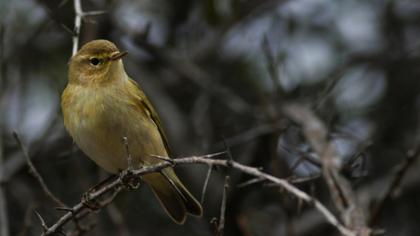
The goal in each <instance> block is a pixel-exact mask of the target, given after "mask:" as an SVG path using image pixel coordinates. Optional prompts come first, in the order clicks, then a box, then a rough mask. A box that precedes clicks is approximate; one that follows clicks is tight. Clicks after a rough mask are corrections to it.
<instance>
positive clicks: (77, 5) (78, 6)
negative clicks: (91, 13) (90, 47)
mask: <svg viewBox="0 0 420 236" xmlns="http://www.w3.org/2000/svg"><path fill="white" fill-rule="evenodd" d="M73 3H74V14H75V17H74V30H73V38H72V39H73V50H72V53H71V55H73V56H74V55H76V53H77V50H78V49H79V35H80V27H81V26H82V17H83V11H82V3H81V2H80V0H73Z"/></svg>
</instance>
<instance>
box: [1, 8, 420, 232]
mask: <svg viewBox="0 0 420 236" xmlns="http://www.w3.org/2000/svg"><path fill="white" fill-rule="evenodd" d="M82 7H83V10H84V11H85V12H88V11H98V10H100V11H105V13H104V14H100V15H95V16H88V17H85V18H84V19H83V21H82V28H81V33H80V44H81V45H83V44H84V43H86V42H88V41H90V40H93V39H98V38H103V39H108V40H111V41H113V42H115V43H116V45H117V46H118V47H119V48H120V49H121V50H127V51H128V52H129V54H128V56H127V57H125V58H124V63H125V67H126V70H127V72H128V74H129V75H130V76H131V77H132V78H134V79H135V80H136V81H138V82H139V83H140V84H141V86H142V87H143V88H144V90H145V91H146V94H147V95H148V96H149V98H150V100H151V101H152V103H153V104H154V106H155V107H156V109H157V111H158V113H159V114H160V117H161V119H162V121H163V124H164V127H165V129H166V132H167V136H168V138H169V143H170V146H171V147H172V149H173V151H174V153H175V154H176V156H178V157H180V156H190V155H202V154H206V153H212V152H217V151H222V150H224V149H225V146H224V144H223V143H224V142H226V143H227V145H228V146H229V147H230V149H231V151H232V156H233V158H234V159H235V160H236V161H238V162H240V163H243V164H246V165H250V166H256V167H262V168H263V169H264V171H266V172H268V173H270V174H272V175H275V176H277V177H282V178H294V179H296V178H297V179H302V178H307V177H309V178H310V180H309V181H302V182H301V183H296V184H295V185H296V186H297V187H299V188H300V189H302V190H304V191H305V192H308V193H310V194H311V195H312V196H314V197H316V198H318V199H319V200H320V201H321V202H322V203H324V204H325V205H326V206H327V207H328V208H329V209H331V211H332V212H333V213H334V214H335V215H337V217H338V218H340V217H339V212H338V211H337V209H335V207H334V204H333V202H332V201H333V200H332V199H331V194H330V192H329V191H328V188H327V186H326V183H325V180H324V179H323V178H320V177H319V176H320V173H321V170H320V167H319V165H318V166H317V165H316V164H314V163H313V162H315V163H317V160H319V156H317V155H316V153H314V152H313V150H312V148H311V146H310V144H309V143H308V140H307V139H306V138H305V135H304V134H303V130H302V127H301V125H299V124H298V123H297V122H296V121H293V119H291V118H290V117H289V116H288V115H287V114H285V111H284V107H285V106H288V105H290V104H295V105H296V104H297V105H298V106H301V107H305V109H308V110H310V111H311V112H312V113H313V114H315V115H316V116H317V117H319V119H320V120H321V121H322V122H323V123H324V124H325V126H326V127H327V131H328V137H329V140H331V142H333V143H334V144H335V146H336V149H337V150H338V152H339V154H340V155H339V157H337V160H336V161H337V163H338V165H339V166H340V171H341V172H340V173H341V174H342V175H343V176H345V178H346V179H347V180H348V181H349V183H350V184H351V189H352V190H353V191H354V193H355V195H356V197H357V199H359V203H360V207H361V208H362V209H363V210H364V214H365V215H366V216H367V218H369V216H370V215H371V214H372V206H374V205H375V203H376V202H377V200H378V199H380V198H381V197H382V196H384V194H385V191H386V189H387V188H388V187H389V186H390V185H391V181H392V179H393V178H394V177H395V176H396V170H398V169H399V168H400V167H401V165H404V163H407V162H409V164H406V167H407V168H406V170H405V171H404V173H405V174H404V178H403V179H402V180H401V181H400V182H398V184H397V186H396V187H395V191H393V192H392V194H391V195H390V197H389V198H388V199H387V200H386V201H385V202H384V205H383V207H382V209H381V211H380V212H379V213H378V215H377V216H376V220H375V221H374V222H373V223H371V227H372V228H373V229H380V230H379V231H381V230H383V232H385V234H386V235H401V236H405V235H407V236H409V235H420V225H419V224H418V219H420V188H419V186H420V173H419V171H418V170H419V168H420V163H419V161H415V159H414V158H416V157H415V156H413V155H412V152H413V150H417V148H418V144H419V141H420V139H419V138H420V137H419V135H420V133H419V131H420V129H419V128H420V127H419V121H420V117H419V116H420V93H419V92H420V66H419V64H420V2H418V1H415V0H398V1H397V0H387V1H383V0H376V1H362V0H346V1H344V0H336V1H331V0H330V1H329V0H290V1H288V0H201V1H194V0H178V1H169V0H166V1H165V0H154V1H152V0H122V1H113V0H83V1H82ZM0 15H1V17H0V76H1V77H0V131H1V132H0V134H1V135H0V214H1V217H0V219H1V221H0V224H1V225H0V228H1V229H0V231H1V232H2V233H3V234H2V235H4V236H8V235H39V234H40V233H41V232H42V227H41V224H40V222H39V220H38V219H37V217H36V215H35V213H34V211H35V210H36V211H37V212H39V214H40V215H42V216H43V217H44V219H45V221H46V223H47V224H48V225H51V224H52V223H54V222H55V221H56V220H57V219H58V218H59V216H61V215H62V214H63V212H60V211H57V210H55V209H54V207H55V206H56V205H55V203H54V202H52V201H51V200H50V199H49V198H48V197H47V196H46V195H45V193H44V192H43V191H42V189H41V187H40V186H39V184H38V182H37V181H36V180H35V179H34V178H33V177H32V176H31V175H30V173H29V172H28V167H27V165H26V162H25V159H24V156H23V154H22V150H21V149H20V148H19V146H18V144H17V142H16V140H15V139H14V138H13V135H12V132H13V131H16V132H17V133H18V134H19V135H20V137H21V139H22V141H23V143H24V145H25V147H26V148H27V149H28V152H29V155H30V157H31V159H32V160H33V162H34V165H35V167H36V168H37V169H38V171H39V172H40V174H41V175H42V176H43V177H44V179H45V181H46V184H47V185H48V186H49V188H50V189H51V191H52V192H53V193H55V194H56V195H57V196H58V197H59V198H60V199H61V200H62V201H63V202H65V203H66V204H68V205H74V204H76V203H78V202H79V201H80V199H81V196H82V194H83V193H84V192H85V191H86V190H87V189H89V187H91V186H93V185H95V183H98V182H99V181H100V180H101V179H104V178H106V176H107V174H106V173H104V172H103V171H102V170H100V169H99V168H98V167H97V166H96V165H95V164H94V163H93V162H92V161H90V160H89V159H88V158H87V157H86V156H84V154H83V153H82V152H81V151H80V150H79V149H78V148H77V146H75V145H74V144H73V143H72V140H71V138H70V137H69V135H68V134H67V132H66V131H65V129H64V127H63V120H62V115H61V110H60V94H61V92H62V91H63V89H64V87H65V85H66V83H67V63H68V61H69V58H70V57H71V50H72V41H71V40H72V29H73V26H74V17H75V14H74V8H73V1H72V0H64V1H48V0H24V1H8V0H0ZM416 153H417V152H416ZM302 156H309V157H311V159H314V160H315V161H313V162H310V161H308V160H309V159H302ZM410 158H411V159H410ZM413 159H414V161H411V160H413ZM177 172H178V173H180V175H181V176H182V178H183V179H184V182H185V183H186V185H187V186H189V188H191V190H192V192H193V193H194V195H195V196H197V198H198V199H200V198H201V195H200V194H201V189H202V186H203V182H204V180H205V176H206V173H207V168H206V166H186V167H177ZM226 174H229V175H230V176H231V183H230V188H229V190H228V195H227V209H226V226H225V235H268V236H270V235H290V236H291V235H298V236H301V235H302V236H303V235H339V233H338V231H337V230H336V229H335V228H334V227H333V226H331V225H329V224H328V223H327V222H326V221H325V219H324V218H323V217H322V216H321V214H319V213H318V212H317V211H316V210H314V208H313V207H311V206H308V205H306V204H303V205H302V204H301V202H299V201H298V200H297V199H296V198H294V197H292V196H291V195H290V194H288V193H287V192H285V191H281V190H279V189H278V188H274V187H272V186H269V185H267V184H264V183H256V184H253V185H248V186H244V187H238V184H240V183H243V182H245V181H247V180H249V178H250V177H249V176H246V175H244V174H242V173H240V172H237V171H229V170H223V169H215V171H214V172H213V173H212V176H211V179H210V182H209V187H208V188H209V189H208V191H207V193H206V195H205V202H204V205H203V206H204V216H203V217H202V218H200V219H198V218H192V217H190V218H188V220H187V222H186V224H185V225H184V226H178V225H176V224H174V223H173V222H172V221H171V220H170V219H169V218H168V217H167V216H166V214H165V212H164V211H163V210H162V209H161V207H160V206H159V204H158V203H157V201H156V200H155V198H154V197H153V196H152V193H151V192H150V190H149V189H148V188H147V187H145V186H142V187H140V189H139V190H137V191H134V192H123V193H121V194H120V195H119V196H118V197H117V199H116V200H115V201H114V203H112V204H111V205H110V206H109V207H107V208H106V209H103V210H101V211H100V212H99V213H95V214H93V215H92V216H90V217H88V218H87V219H85V220H84V222H93V223H95V227H94V228H93V229H92V230H90V231H89V232H88V233H86V234H87V235H213V234H214V225H213V224H212V223H210V221H211V220H212V219H213V218H214V217H216V218H217V217H218V216H219V211H220V202H221V198H222V191H223V180H224V176H225V175H226ZM73 228H74V226H73V225H72V224H68V225H67V226H66V227H65V230H67V231H71V230H72V229H73ZM379 231H378V232H379Z"/></svg>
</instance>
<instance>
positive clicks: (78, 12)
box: [71, 0, 106, 56]
mask: <svg viewBox="0 0 420 236" xmlns="http://www.w3.org/2000/svg"><path fill="white" fill-rule="evenodd" d="M73 3H74V14H75V17H74V29H73V37H72V39H73V50H72V53H71V55H72V56H74V55H75V54H76V53H77V50H78V49H79V36H80V28H81V27H82V19H83V18H85V17H87V16H97V15H102V14H104V13H106V11H90V12H83V10H82V3H81V0H74V1H73Z"/></svg>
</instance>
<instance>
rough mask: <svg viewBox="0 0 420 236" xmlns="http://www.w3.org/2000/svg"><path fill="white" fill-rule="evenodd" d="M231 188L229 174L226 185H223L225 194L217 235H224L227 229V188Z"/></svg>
mask: <svg viewBox="0 0 420 236" xmlns="http://www.w3.org/2000/svg"><path fill="white" fill-rule="evenodd" d="M228 188H229V176H226V177H225V185H224V187H223V195H222V204H221V205H220V216H219V222H218V223H219V224H218V225H217V231H216V235H217V236H223V233H224V229H225V214H226V199H227V190H228Z"/></svg>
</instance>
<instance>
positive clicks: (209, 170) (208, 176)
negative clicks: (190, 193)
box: [200, 165, 213, 205]
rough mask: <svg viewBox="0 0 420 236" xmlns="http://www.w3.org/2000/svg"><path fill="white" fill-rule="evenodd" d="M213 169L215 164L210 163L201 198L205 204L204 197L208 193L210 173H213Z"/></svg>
mask: <svg viewBox="0 0 420 236" xmlns="http://www.w3.org/2000/svg"><path fill="white" fill-rule="evenodd" d="M212 170H213V165H209V168H208V170H207V175H206V180H205V181H204V185H203V190H202V191H201V200H200V202H201V205H203V204H204V197H205V195H206V191H207V185H208V184H209V180H210V175H211V172H212Z"/></svg>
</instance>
